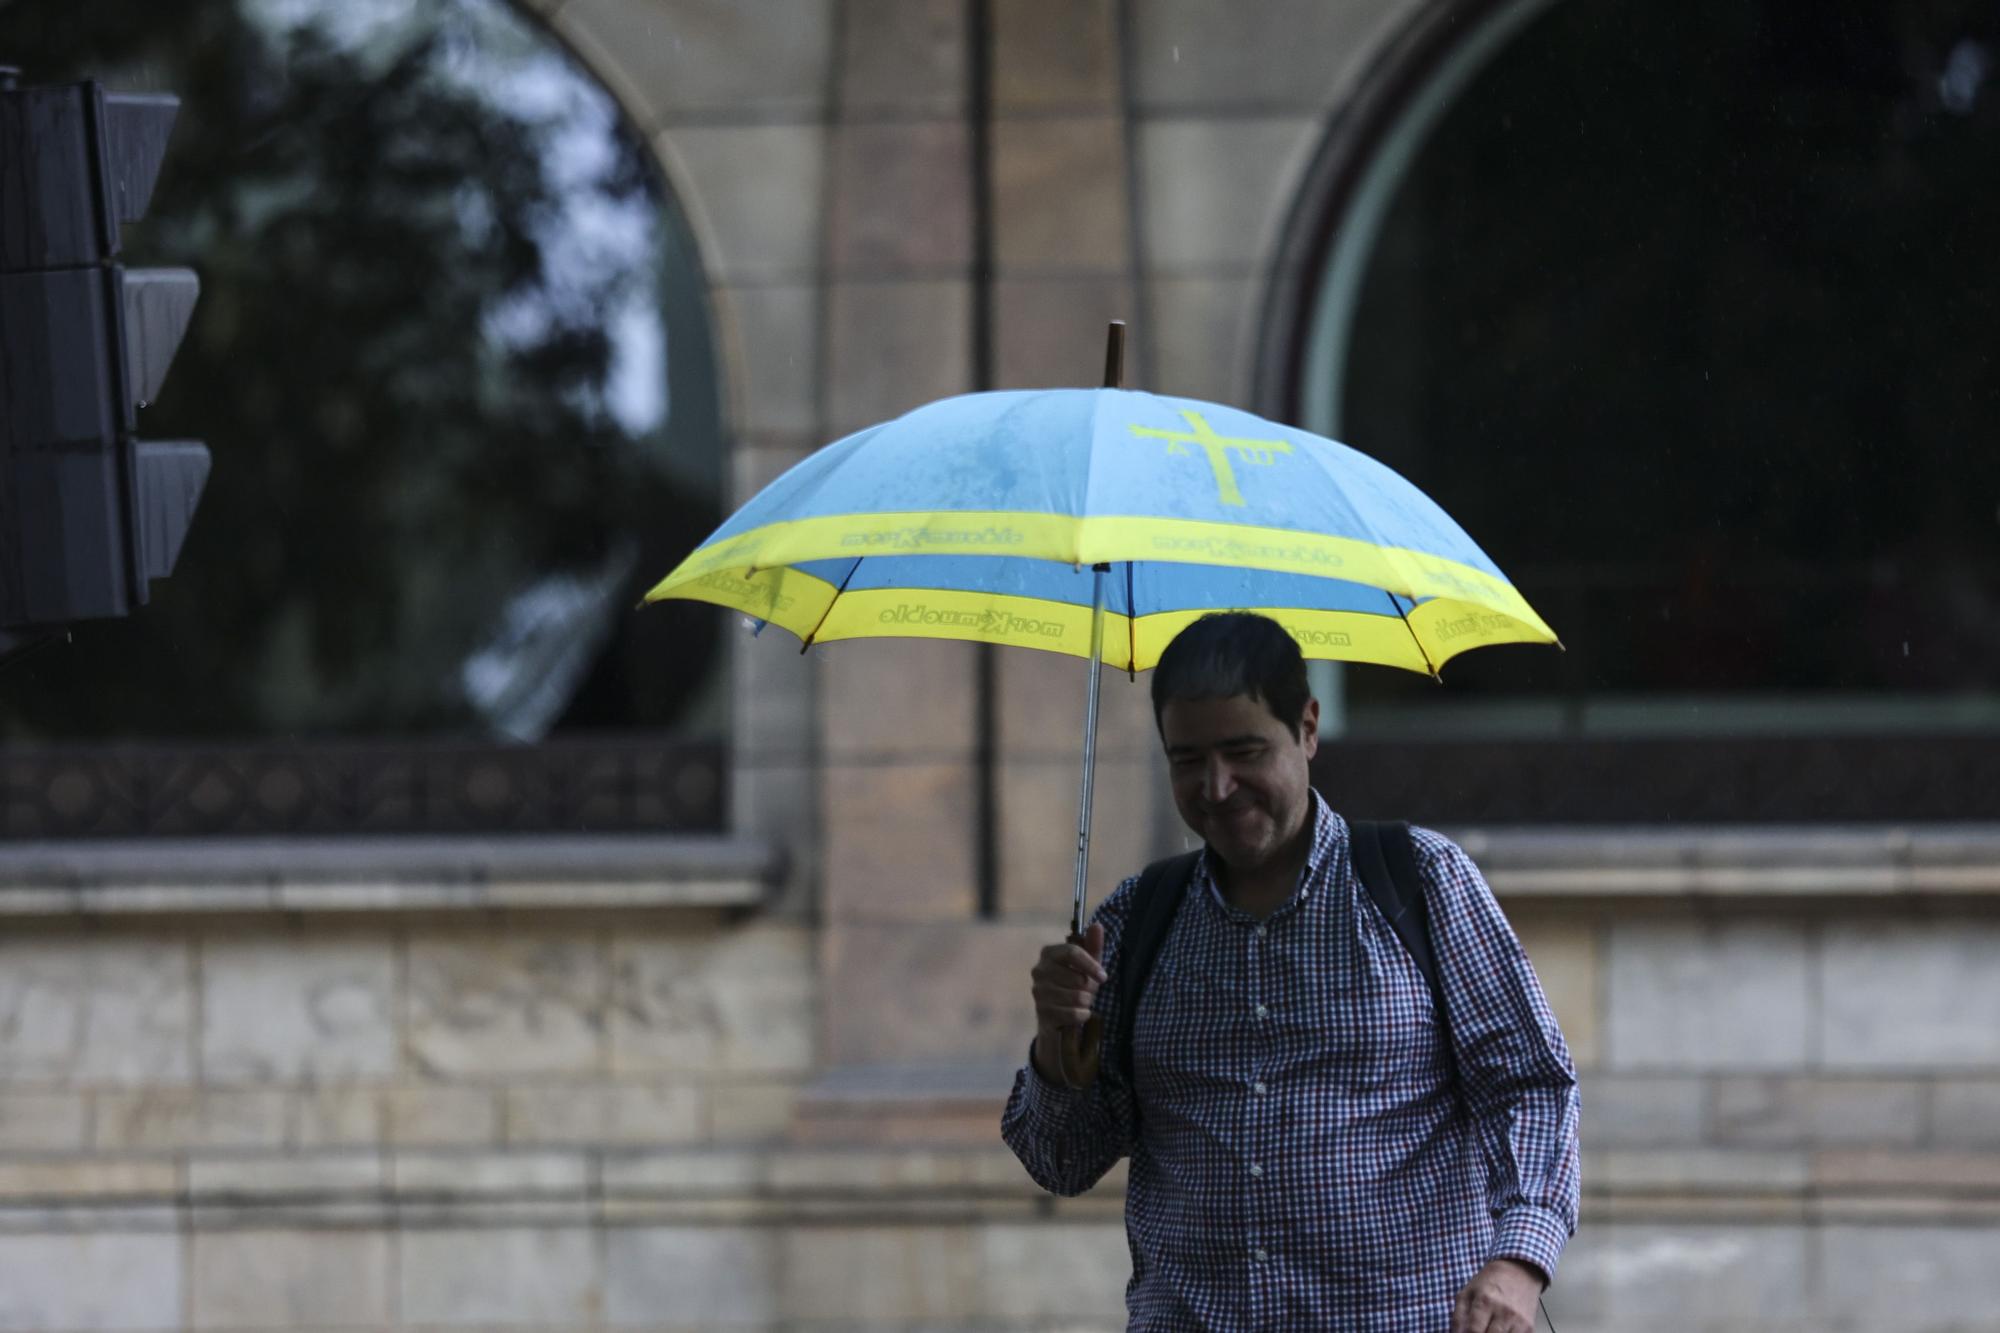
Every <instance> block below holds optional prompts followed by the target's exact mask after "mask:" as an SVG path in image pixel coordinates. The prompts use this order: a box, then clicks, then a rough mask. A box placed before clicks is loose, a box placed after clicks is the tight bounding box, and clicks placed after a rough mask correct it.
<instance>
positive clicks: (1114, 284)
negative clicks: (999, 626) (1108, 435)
mask: <svg viewBox="0 0 2000 1333" xmlns="http://www.w3.org/2000/svg"><path fill="white" fill-rule="evenodd" d="M1137 314H1138V311H1137V309H1136V308H1135V304H1134V302H1133V299H1132V284H1131V283H1130V282H1127V281H1126V280H1125V279H1124V278H1123V277H1115V276H1114V277H1091V276H1088V275H1067V276H1059V277H1034V278H1001V279H1000V280H999V281H998V282H996V283H995V284H994V288H993V337H994V348H993V387H994V388H996V389H1064V388H1070V389H1094V388H1096V387H1098V386H1099V385H1100V384H1102V383H1103V382H1104V333H1105V329H1106V328H1108V327H1109V326H1110V323H1111V321H1112V320H1114V319H1122V320H1126V321H1128V323H1129V321H1131V320H1132V319H1133V318H1134V317H1135V316H1136V315H1137ZM1145 336H1146V334H1145V331H1144V330H1140V329H1137V328H1136V327H1134V328H1133V329H1132V330H1131V331H1130V334H1129V336H1128V337H1127V339H1126V344H1125V383H1126V385H1127V386H1128V387H1129V386H1131V385H1133V384H1134V383H1135V382H1136V380H1137V379H1138V375H1139V368H1140V366H1141V364H1143V363H1142V361H1141V357H1140V350H1141V349H1140V341H1141V339H1143V338H1144V337H1145ZM1089 578H1090V572H1089V571H1088V570H1085V571H1083V572H1082V573H1080V574H1079V575H1077V579H1078V581H1079V582H1080V583H1082V584H1083V585H1084V589H1085V592H1084V595H1085V596H1086V597H1087V596H1088V589H1089ZM1007 657H1008V658H1016V657H1047V658H1054V659H1058V660H1060V661H1062V662H1064V663H1066V664H1069V665H1071V666H1074V667H1078V668H1080V667H1081V666H1082V665H1083V659H1082V658H1078V657H1071V656H1069V655H1068V654H1058V653H1008V654H1007ZM1076 697H1077V701H1078V703H1079V704H1081V703H1082V700H1083V687H1082V686H1081V685H1078V686H1077V687H1076Z"/></svg>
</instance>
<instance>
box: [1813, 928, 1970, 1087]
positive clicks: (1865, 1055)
mask: <svg viewBox="0 0 2000 1333" xmlns="http://www.w3.org/2000/svg"><path fill="white" fill-rule="evenodd" d="M1996 953H2000V921H1992V920H1986V919H1983V918H1947V919H1923V920H1910V921H1866V922H1862V921H1853V922H1841V923H1835V924H1832V925H1829V926H1828V927H1827V929H1826V935H1825V938H1824V943H1823V945H1822V947H1821V950H1820V955H1819V967H1820V974H1819V978H1818V981H1819V987H1818V989H1819V993H1820V995H1821V997H1822V998H1821V1001H1820V1007H1819V1014H1818V1023H1817V1026H1816V1032H1815V1035H1816V1037H1817V1040H1818V1045H1819V1050H1820V1053H1821V1059H1822V1060H1823V1061H1824V1063H1825V1065H1826V1067H1827V1068H1829V1069H1849V1070H1854V1069H1904V1070H1910V1071H1913V1072H1914V1071H1919V1070H1936V1071H1940V1072H1943V1071H1949V1070H1974V1069H1976V1070H1981V1071H1984V1070H1990V1069H1992V1068H1994V1067H1995V1066H2000V1023H1996V1022H1995V1021H1994V1015H1996V1014H2000V968H1995V967H1994V966H1993V959H1994V957H1995V955H1996Z"/></svg>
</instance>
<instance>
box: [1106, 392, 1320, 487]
mask: <svg viewBox="0 0 2000 1333" xmlns="http://www.w3.org/2000/svg"><path fill="white" fill-rule="evenodd" d="M1181 416H1182V417H1183V418H1185V419H1186V421H1187V423H1188V425H1190V426H1192V427H1193V428H1194V429H1193V430H1191V431H1183V430H1161V429H1159V428H1158V427H1157V426H1131V427H1128V429H1130V430H1131V432H1132V433H1133V434H1134V435H1151V436H1153V437H1155V438H1156V439H1162V440H1165V441H1166V442H1167V452H1168V453H1170V454H1184V453H1186V452H1187V451H1188V450H1187V446H1188V445H1189V444H1198V445H1200V446H1201V447H1202V451H1203V452H1204V453H1206V454H1207V455H1208V465H1209V467H1211V468H1213V469H1214V471H1215V490H1216V494H1217V495H1218V496H1219V497H1220V498H1221V500H1222V503H1224V504H1226V505H1235V506H1237V507H1238V508H1241V507H1243V492H1242V491H1241V490H1239V489H1237V486H1236V471H1235V469H1234V468H1232V467H1231V466H1230V465H1229V455H1230V451H1232V450H1234V451H1235V452H1236V453H1238V454H1241V455H1242V456H1243V461H1244V462H1245V463H1250V464H1254V465H1256V466H1258V467H1269V466H1270V465H1271V464H1272V463H1273V462H1275V461H1276V459H1277V455H1279V454H1288V453H1290V452H1291V451H1292V446H1291V445H1290V444H1289V443H1288V442H1286V441H1284V440H1246V439H1238V438H1234V437H1231V436H1227V435H1217V434H1216V433H1215V430H1214V428H1213V427H1211V426H1210V425H1209V424H1208V422H1207V421H1206V420H1204V419H1203V418H1202V415H1201V413H1199V412H1189V411H1185V410H1183V411H1182V412H1181Z"/></svg>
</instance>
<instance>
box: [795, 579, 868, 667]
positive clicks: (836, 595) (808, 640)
mask: <svg viewBox="0 0 2000 1333" xmlns="http://www.w3.org/2000/svg"><path fill="white" fill-rule="evenodd" d="M867 558H868V557H867V556H865V555H857V556H855V557H854V563H853V564H851V565H849V566H848V567H847V577H846V578H844V579H842V580H841V581H840V586H839V587H838V588H835V589H834V590H833V596H831V597H829V598H827V599H826V610H824V611H822V612H820V613H819V619H818V620H816V621H814V622H813V627H812V630H811V632H810V633H808V634H807V635H806V637H805V641H804V642H802V643H800V644H799V656H800V657H804V656H805V655H806V649H808V648H810V647H812V646H813V635H815V634H818V633H819V631H820V626H822V625H824V624H826V618H827V617H828V616H830V615H832V614H833V604H834V603H835V602H837V601H839V600H840V594H842V593H844V592H846V591H847V585H848V584H850V583H852V582H854V571H855V570H857V569H859V568H861V562H862V561H863V560H866V559H867Z"/></svg>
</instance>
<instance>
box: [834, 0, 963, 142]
mask: <svg viewBox="0 0 2000 1333" xmlns="http://www.w3.org/2000/svg"><path fill="white" fill-rule="evenodd" d="M965 15H966V7H965V5H964V3H963V0H847V3H846V4H845V6H844V8H843V10H842V13H841V23H840V104H841V111H842V114H843V115H845V116H847V117H849V118H867V117H871V116H883V117H888V116H904V117H911V116H920V117H926V118H936V119H947V120H948V119H953V118H958V117H962V116H963V115H964V113H965V100H966V80H965V58H966V48H967V46H968V42H967V40H966V31H965Z"/></svg>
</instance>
